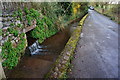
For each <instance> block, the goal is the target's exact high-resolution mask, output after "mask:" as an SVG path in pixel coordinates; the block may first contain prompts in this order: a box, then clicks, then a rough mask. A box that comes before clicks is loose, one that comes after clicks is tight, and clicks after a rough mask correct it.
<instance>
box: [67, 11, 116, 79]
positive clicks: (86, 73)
mask: <svg viewBox="0 0 120 80" xmlns="http://www.w3.org/2000/svg"><path fill="white" fill-rule="evenodd" d="M74 57H75V58H74V59H73V61H72V65H73V68H72V72H71V73H70V74H69V77H70V78H118V24H116V23H115V22H113V21H112V20H110V19H109V18H107V17H105V16H103V15H101V14H99V13H97V12H96V11H94V10H89V16H88V17H87V19H86V20H85V23H84V26H83V30H82V34H81V38H80V40H79V42H78V45H77V48H76V51H75V55H74Z"/></svg>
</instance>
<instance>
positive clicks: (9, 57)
mask: <svg viewBox="0 0 120 80" xmlns="http://www.w3.org/2000/svg"><path fill="white" fill-rule="evenodd" d="M24 36H25V34H24V33H22V34H20V41H19V43H18V44H17V46H16V48H13V44H12V43H11V39H10V38H9V40H8V41H6V42H5V43H4V45H3V46H2V53H1V56H2V58H3V59H4V61H3V63H2V65H3V67H6V68H8V69H12V68H13V67H14V66H16V65H17V64H18V61H19V58H20V57H21V55H22V54H21V53H22V52H23V50H24V48H25V41H26V40H25V39H24Z"/></svg>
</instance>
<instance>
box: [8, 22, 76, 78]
mask: <svg viewBox="0 0 120 80" xmlns="http://www.w3.org/2000/svg"><path fill="white" fill-rule="evenodd" d="M71 26H72V27H71V28H66V29H65V30H63V31H60V32H58V33H57V34H55V35H54V36H52V37H50V38H47V39H46V40H45V41H44V42H43V43H42V44H39V43H38V41H37V40H36V39H33V38H31V37H30V36H29V35H30V33H29V32H28V33H26V34H27V40H28V47H27V49H26V53H25V55H24V56H23V57H22V59H21V60H20V62H19V64H18V65H17V67H15V68H14V69H13V70H9V71H6V75H7V77H9V78H43V77H44V75H45V74H46V73H47V72H48V71H49V70H50V69H51V67H52V65H53V63H54V62H55V60H56V58H57V57H58V56H59V54H60V52H61V51H62V50H63V49H64V47H65V44H66V43H67V41H68V40H69V38H70V34H71V32H72V31H73V30H74V28H75V27H76V26H77V24H76V23H75V24H73V25H71ZM28 54H30V55H28Z"/></svg>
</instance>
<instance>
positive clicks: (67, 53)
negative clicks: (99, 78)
mask: <svg viewBox="0 0 120 80" xmlns="http://www.w3.org/2000/svg"><path fill="white" fill-rule="evenodd" d="M87 16H88V14H86V15H85V16H84V17H83V18H82V19H81V21H80V23H79V24H78V26H77V28H76V29H75V31H74V32H73V33H72V35H71V37H70V39H69V41H68V42H67V44H66V46H65V48H64V50H63V51H62V52H61V54H60V56H59V57H58V59H57V60H56V62H55V63H54V65H53V68H52V69H51V70H50V72H49V73H48V74H46V75H45V78H65V77H66V74H67V70H68V68H69V66H70V61H71V59H72V58H73V54H74V50H75V48H76V45H77V42H78V40H79V37H80V33H81V31H82V26H83V23H84V21H85V19H86V17H87Z"/></svg>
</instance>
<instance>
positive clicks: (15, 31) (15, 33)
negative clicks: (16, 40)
mask: <svg viewBox="0 0 120 80" xmlns="http://www.w3.org/2000/svg"><path fill="white" fill-rule="evenodd" d="M8 31H9V32H10V34H13V35H14V36H15V37H17V36H18V34H19V32H18V30H15V29H14V28H8Z"/></svg>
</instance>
